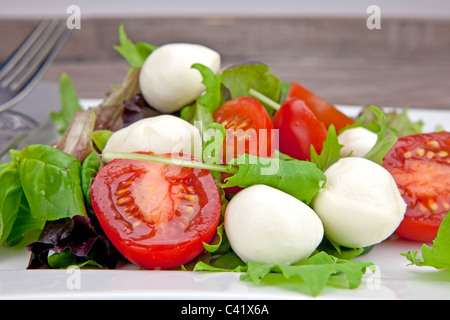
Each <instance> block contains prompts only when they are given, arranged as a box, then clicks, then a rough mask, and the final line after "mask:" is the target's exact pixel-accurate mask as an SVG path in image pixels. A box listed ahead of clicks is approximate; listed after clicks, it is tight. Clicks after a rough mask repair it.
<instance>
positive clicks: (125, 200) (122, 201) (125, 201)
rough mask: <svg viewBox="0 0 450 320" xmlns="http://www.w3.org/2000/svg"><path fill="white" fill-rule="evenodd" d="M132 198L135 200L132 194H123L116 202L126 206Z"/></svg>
mask: <svg viewBox="0 0 450 320" xmlns="http://www.w3.org/2000/svg"><path fill="white" fill-rule="evenodd" d="M131 200H133V198H131V197H130V196H122V197H120V198H117V200H116V204H117V205H118V206H124V205H126V204H128V203H129V202H130V201H131Z"/></svg>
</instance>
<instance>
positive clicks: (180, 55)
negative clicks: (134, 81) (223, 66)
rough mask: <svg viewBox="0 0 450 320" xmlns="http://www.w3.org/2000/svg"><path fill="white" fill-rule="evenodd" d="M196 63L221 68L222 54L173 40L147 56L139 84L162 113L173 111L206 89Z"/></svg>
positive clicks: (218, 69) (144, 94) (149, 100)
mask: <svg viewBox="0 0 450 320" xmlns="http://www.w3.org/2000/svg"><path fill="white" fill-rule="evenodd" d="M194 63H201V64H203V65H205V66H207V67H209V68H210V69H211V70H212V71H213V72H214V73H216V74H217V73H218V72H219V71H220V55H219V54H218V53H217V52H216V51H214V50H212V49H210V48H207V47H204V46H202V45H199V44H188V43H170V44H166V45H163V46H161V47H159V48H157V49H156V50H155V51H153V52H152V53H151V54H150V55H149V56H148V58H147V59H146V60H145V62H144V64H143V66H142V69H141V72H140V75H139V86H140V90H141V92H142V95H143V96H144V99H145V100H146V101H147V102H148V103H149V104H150V105H151V106H152V107H153V108H155V109H157V110H159V111H160V112H163V113H172V112H175V111H178V110H180V109H181V108H182V107H183V106H185V105H187V104H189V103H190V102H192V101H194V100H195V99H196V98H197V97H199V96H200V95H201V94H202V92H203V91H204V90H205V86H204V85H203V84H202V81H203V78H202V76H201V74H200V72H199V71H198V70H196V69H193V68H192V65H193V64H194Z"/></svg>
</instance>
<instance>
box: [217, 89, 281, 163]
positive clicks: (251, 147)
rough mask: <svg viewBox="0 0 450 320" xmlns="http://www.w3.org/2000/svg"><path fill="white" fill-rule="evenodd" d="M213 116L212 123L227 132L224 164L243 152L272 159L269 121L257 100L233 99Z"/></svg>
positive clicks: (272, 148) (267, 115) (270, 125)
mask: <svg viewBox="0 0 450 320" xmlns="http://www.w3.org/2000/svg"><path fill="white" fill-rule="evenodd" d="M213 116H214V121H215V122H217V123H220V124H222V125H223V126H224V127H225V129H226V131H227V137H226V140H225V141H224V144H223V161H224V162H225V163H228V162H229V161H230V160H232V159H234V158H238V157H239V156H241V155H242V154H244V153H248V154H252V155H255V156H261V157H271V156H272V154H273V152H274V144H273V143H272V139H273V138H274V135H272V129H273V124H272V119H271V118H270V116H269V114H268V113H267V111H266V109H265V108H264V106H263V105H262V104H261V103H260V102H259V101H258V100H256V99H255V98H252V97H238V98H234V99H232V100H229V101H227V102H225V103H224V104H223V105H222V106H220V107H219V108H218V109H217V110H216V111H215V112H214V115H213Z"/></svg>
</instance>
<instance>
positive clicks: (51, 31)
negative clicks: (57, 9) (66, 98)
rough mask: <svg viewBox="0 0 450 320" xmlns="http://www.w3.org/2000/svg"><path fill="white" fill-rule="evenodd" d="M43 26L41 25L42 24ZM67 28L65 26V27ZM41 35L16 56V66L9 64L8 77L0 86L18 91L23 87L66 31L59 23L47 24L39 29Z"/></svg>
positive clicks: (51, 22)
mask: <svg viewBox="0 0 450 320" xmlns="http://www.w3.org/2000/svg"><path fill="white" fill-rule="evenodd" d="M40 25H41V24H40ZM64 28H65V26H64ZM38 30H39V31H40V32H39V34H38V35H37V36H36V37H34V39H33V40H34V41H32V42H31V41H30V42H28V43H27V45H26V46H25V47H21V48H23V49H19V53H20V54H19V55H15V57H17V58H15V59H14V60H17V61H13V62H14V64H12V63H11V64H9V67H8V69H9V71H8V72H7V75H6V76H5V77H4V78H3V80H1V82H0V86H1V87H3V88H6V87H8V86H9V90H11V91H17V90H19V89H20V88H22V87H23V85H24V84H26V82H28V80H30V79H31V77H32V76H33V75H34V73H35V72H36V69H37V68H38V67H39V65H40V64H41V63H42V61H43V59H44V58H45V57H46V56H47V55H48V54H49V52H50V50H51V49H52V47H53V46H54V45H55V44H56V41H57V40H58V39H59V37H60V35H61V34H62V32H63V31H64V29H63V28H62V26H61V25H60V23H59V22H58V21H50V22H47V23H46V24H45V26H44V28H43V29H41V28H39V29H38Z"/></svg>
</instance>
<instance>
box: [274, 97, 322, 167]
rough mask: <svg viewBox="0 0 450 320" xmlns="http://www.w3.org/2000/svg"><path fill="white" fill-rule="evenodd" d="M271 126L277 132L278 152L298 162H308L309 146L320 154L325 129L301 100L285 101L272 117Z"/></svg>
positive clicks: (309, 155)
mask: <svg viewBox="0 0 450 320" xmlns="http://www.w3.org/2000/svg"><path fill="white" fill-rule="evenodd" d="M273 125H274V127H275V129H278V130H279V135H280V142H279V148H280V151H281V152H283V153H285V154H287V155H289V156H291V157H293V158H296V159H299V160H310V158H311V151H310V148H311V145H312V146H313V147H314V149H315V150H316V152H317V153H318V154H320V153H321V152H322V147H323V142H324V141H325V139H326V137H327V129H326V128H325V126H324V124H323V123H322V122H321V121H319V119H317V117H316V116H315V115H314V113H313V112H312V111H311V110H310V109H309V108H308V107H307V106H306V104H305V102H304V101H303V100H300V99H297V98H291V99H289V100H287V101H286V102H285V103H283V105H282V106H281V107H280V109H279V110H278V111H277V112H276V113H275V115H274V117H273Z"/></svg>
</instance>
